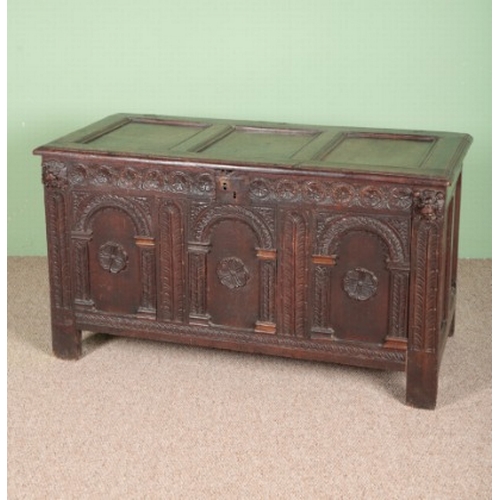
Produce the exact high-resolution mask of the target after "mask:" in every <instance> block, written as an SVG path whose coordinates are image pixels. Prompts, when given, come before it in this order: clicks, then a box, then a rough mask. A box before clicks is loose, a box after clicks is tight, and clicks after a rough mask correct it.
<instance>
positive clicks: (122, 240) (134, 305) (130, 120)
mask: <svg viewBox="0 0 500 500" xmlns="http://www.w3.org/2000/svg"><path fill="white" fill-rule="evenodd" d="M471 140H472V139H471V137H470V136H468V135H466V134H454V133H441V132H439V133H437V132H413V131H400V130H372V129H353V128H345V127H323V126H317V127H316V126H301V125H287V124H281V123H260V122H258V123H257V122H235V121H225V120H207V119H184V118H173V117H160V116H150V115H128V114H127V115H125V114H120V115H114V116H111V117H108V118H106V119H104V120H102V121H100V122H98V123H95V124H93V125H90V126H89V127H87V128H84V129H82V130H79V131H77V132H75V133H72V134H70V135H68V136H65V137H63V138H61V139H59V140H56V141H54V142H52V143H50V144H47V145H45V146H42V147H40V148H38V149H36V150H35V154H39V155H42V157H43V162H42V166H43V183H44V186H45V210H46V223H47V240H48V254H49V268H50V285H51V313H52V334H53V349H54V353H55V354H56V355H57V356H59V357H61V358H78V357H79V356H80V354H81V338H82V337H81V331H82V330H89V331H99V332H104V333H109V334H117V335H126V336H133V337H143V338H149V339H158V340H165V341H172V342H181V343H185V344H191V345H199V346H207V347H217V348H223V349H233V350H238V351H247V352H252V353H263V354H272V355H279V356H288V357H293V358H301V359H310V360H319V361H327V362H335V363H344V364H348V365H356V366H364V367H372V368H379V369H387V370H401V371H405V372H406V376H407V402H408V404H410V405H413V406H417V407H422V408H433V407H434V406H435V404H436V395H437V380H438V369H439V364H440V360H441V357H442V354H443V350H444V346H445V343H446V339H447V337H448V336H449V335H452V333H453V329H454V316H455V295H456V275H457V248H458V227H459V210H460V186H461V170H462V160H463V158H464V156H465V154H466V152H467V149H468V148H469V146H470V143H471Z"/></svg>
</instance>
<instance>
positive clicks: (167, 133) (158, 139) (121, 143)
mask: <svg viewBox="0 0 500 500" xmlns="http://www.w3.org/2000/svg"><path fill="white" fill-rule="evenodd" d="M202 128H204V127H203V126H202V125H198V124H196V125H184V124H182V125H177V124H175V125H173V124H158V123H141V122H130V123H126V124H125V125H122V126H121V127H118V128H115V129H113V130H111V131H108V132H105V133H104V134H102V135H99V136H97V137H90V138H87V139H86V140H84V141H82V142H84V144H89V145H91V146H92V147H93V148H96V149H103V150H110V151H130V152H138V151H139V152H144V153H150V154H155V153H160V154H161V153H163V154H166V153H168V151H169V150H170V149H172V147H174V146H176V145H177V144H180V143H181V142H184V141H185V140H187V139H189V138H190V137H192V136H194V135H195V134H197V133H198V132H200V130H201V129H202Z"/></svg>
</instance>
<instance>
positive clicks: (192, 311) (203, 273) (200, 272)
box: [188, 243, 210, 325]
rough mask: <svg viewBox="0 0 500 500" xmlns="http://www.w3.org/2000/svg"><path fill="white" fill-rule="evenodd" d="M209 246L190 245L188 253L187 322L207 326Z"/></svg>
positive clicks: (201, 244) (208, 317)
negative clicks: (188, 301) (188, 299)
mask: <svg viewBox="0 0 500 500" xmlns="http://www.w3.org/2000/svg"><path fill="white" fill-rule="evenodd" d="M209 250H210V246H209V245H208V244H205V243H190V244H189V245H188V252H189V291H190V293H189V298H190V306H189V322H190V323H191V324H198V325H208V323H209V320H210V316H209V315H208V314H207V296H206V293H207V292H206V289H207V253H208V252H209Z"/></svg>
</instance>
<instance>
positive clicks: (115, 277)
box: [88, 208, 141, 313]
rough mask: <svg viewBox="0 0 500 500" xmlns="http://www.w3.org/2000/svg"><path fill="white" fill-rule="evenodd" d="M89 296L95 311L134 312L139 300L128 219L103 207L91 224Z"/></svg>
mask: <svg viewBox="0 0 500 500" xmlns="http://www.w3.org/2000/svg"><path fill="white" fill-rule="evenodd" d="M88 255H89V271H90V297H91V299H92V301H93V302H94V304H95V307H96V308H97V309H100V310H103V311H109V312H121V313H136V312H137V311H138V310H139V307H140V301H141V287H140V286H138V285H140V283H141V280H140V255H139V249H138V248H137V246H136V243H135V241H134V226H133V222H132V220H131V219H130V217H129V216H127V215H126V214H125V213H123V212H122V211H120V210H117V209H115V208H106V209H103V210H101V211H100V212H99V213H97V214H96V215H95V217H94V218H93V221H92V239H91V241H90V242H89V252H88Z"/></svg>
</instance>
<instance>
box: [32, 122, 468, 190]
mask: <svg viewBox="0 0 500 500" xmlns="http://www.w3.org/2000/svg"><path fill="white" fill-rule="evenodd" d="M471 142H472V138H471V137H470V136H469V135H467V134H457V133H449V132H423V131H408V130H385V129H384V130H377V129H367V128H348V127H331V126H311V125H291V124H284V123H268V122H243V121H234V120H233V121H231V120H216V119H193V118H178V117H167V116H156V115H136V114H118V115H112V116H109V117H108V118H105V119H104V120H101V121H99V122H96V123H94V124H92V125H90V126H88V127H85V128H83V129H80V130H78V131H76V132H73V133H71V134H69V135H67V136H64V137H62V138H60V139H57V140H55V141H53V142H50V143H49V144H46V145H45V146H41V147H39V148H37V149H36V150H35V151H34V153H35V154H41V155H49V154H52V155H59V154H68V153H69V154H77V155H79V154H89V153H92V154H96V155H102V156H113V157H124V158H136V159H156V160H157V161H161V162H167V163H168V162H171V161H175V162H179V161H180V162H183V161H184V162H188V163H189V164H193V163H198V164H204V165H207V166H211V165H212V166H218V167H221V166H227V167H230V168H233V167H234V168H248V167H252V166H253V167H261V168H273V169H293V170H296V171H298V170H308V171H310V172H311V171H322V172H325V171H328V172H330V173H332V174H333V173H335V172H337V173H340V174H342V173H345V172H346V171H348V172H350V173H352V172H359V174H360V175H362V174H363V173H365V174H366V173H368V174H370V173H371V174H378V175H390V176H402V175H403V176H405V177H408V176H417V177H425V178H429V179H430V178H434V179H435V180H438V179H439V180H442V181H448V182H450V181H451V180H452V179H453V178H454V177H455V174H456V172H457V171H458V170H460V168H461V162H462V160H463V157H464V156H465V154H466V152H467V149H468V148H469V146H470V144H471Z"/></svg>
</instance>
